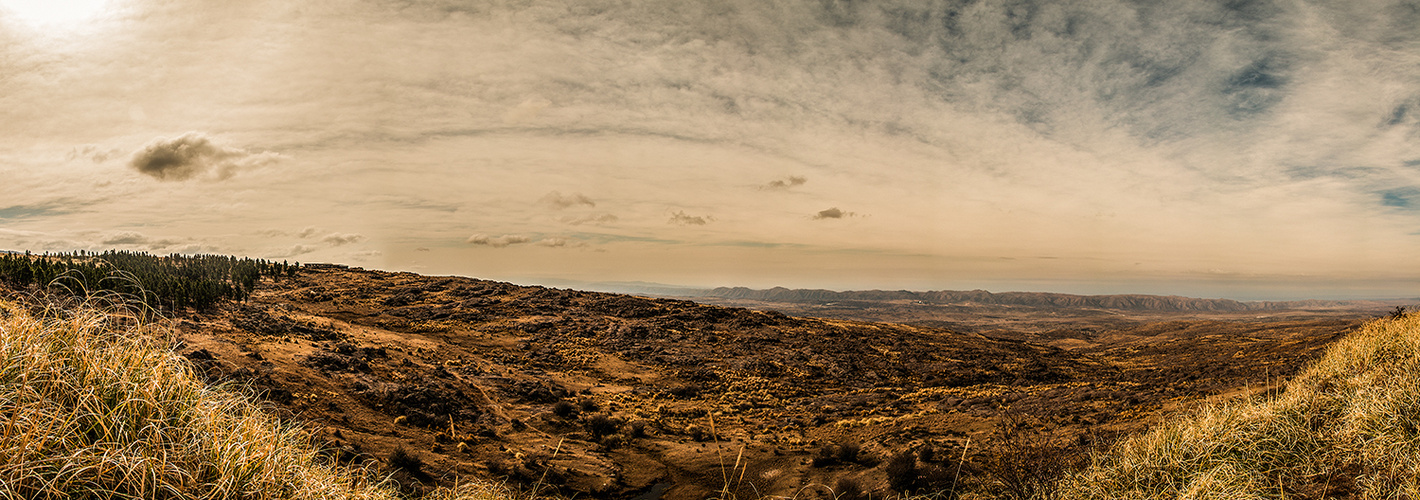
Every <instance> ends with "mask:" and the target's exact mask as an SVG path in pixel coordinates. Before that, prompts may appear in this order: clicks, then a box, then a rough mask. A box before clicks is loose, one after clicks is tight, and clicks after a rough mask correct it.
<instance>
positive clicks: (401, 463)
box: [389, 446, 424, 475]
mask: <svg viewBox="0 0 1420 500" xmlns="http://www.w3.org/2000/svg"><path fill="white" fill-rule="evenodd" d="M389 464H390V468H392V469H396V470H402V471H405V472H408V473H410V474H413V475H419V474H423V473H424V459H422V458H419V457H418V456H417V455H414V454H412V453H410V452H409V450H407V449H405V448H404V447H403V446H401V447H399V448H395V450H394V451H392V452H390V456H389Z"/></svg>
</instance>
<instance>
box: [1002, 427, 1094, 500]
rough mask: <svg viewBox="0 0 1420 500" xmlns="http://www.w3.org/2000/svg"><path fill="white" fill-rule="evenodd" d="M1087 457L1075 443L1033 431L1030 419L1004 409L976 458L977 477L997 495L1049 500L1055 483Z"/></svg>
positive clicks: (1019, 499)
mask: <svg viewBox="0 0 1420 500" xmlns="http://www.w3.org/2000/svg"><path fill="white" fill-rule="evenodd" d="M1087 460H1088V455H1087V453H1085V451H1084V449H1083V448H1082V447H1081V446H1079V444H1078V443H1077V442H1062V441H1061V440H1060V439H1058V438H1056V437H1054V436H1052V435H1050V434H1048V433H1045V432H1040V431H1038V430H1036V429H1035V428H1034V426H1033V425H1032V420H1031V419H1030V418H1028V417H1026V416H1024V415H1021V414H1019V413H1014V412H1006V413H1004V414H1003V415H1002V416H1001V418H1000V420H999V421H998V423H997V424H996V433H995V434H994V435H993V436H992V437H991V439H990V440H989V441H988V442H987V445H986V450H985V454H984V456H983V457H982V458H981V459H980V460H979V461H980V467H981V471H980V474H981V476H982V477H981V479H982V480H984V481H985V482H986V484H987V486H988V488H990V489H992V490H994V491H995V492H996V496H997V498H1004V499H1010V500H1049V499H1053V498H1056V483H1057V482H1059V481H1060V480H1061V479H1062V478H1064V477H1066V476H1067V475H1068V474H1070V473H1072V472H1074V471H1075V470H1077V469H1079V468H1081V467H1083V466H1084V465H1085V464H1086V463H1087Z"/></svg>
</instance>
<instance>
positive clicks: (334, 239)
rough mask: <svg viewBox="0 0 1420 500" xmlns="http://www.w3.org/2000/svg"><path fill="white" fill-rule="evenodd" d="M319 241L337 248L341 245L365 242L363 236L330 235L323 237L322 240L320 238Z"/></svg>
mask: <svg viewBox="0 0 1420 500" xmlns="http://www.w3.org/2000/svg"><path fill="white" fill-rule="evenodd" d="M321 241H324V242H326V243H327V244H329V245H331V246H337V247H338V246H341V245H349V244H351V243H359V242H361V241H365V235H363V234H340V233H330V234H327V235H325V237H324V238H321Z"/></svg>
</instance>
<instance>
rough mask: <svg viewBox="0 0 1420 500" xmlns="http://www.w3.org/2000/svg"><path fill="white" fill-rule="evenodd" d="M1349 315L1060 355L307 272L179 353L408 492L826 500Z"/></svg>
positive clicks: (658, 304) (1280, 364)
mask: <svg viewBox="0 0 1420 500" xmlns="http://www.w3.org/2000/svg"><path fill="white" fill-rule="evenodd" d="M1357 324H1358V323H1357V322H1355V321H1353V320H1348V319H1332V318H1312V319H1305V320H1298V319H1289V320H1286V321H1272V322H1258V321H1254V322H1220V321H1173V322H1165V323H1150V324H1146V325H1136V326H1134V327H1130V328H1126V329H1120V330H1100V331H1096V332H1093V333H1091V335H1092V336H1091V338H1092V339H1095V340H1096V341H1097V342H1091V343H1090V345H1089V346H1080V347H1077V348H1075V349H1073V350H1067V349H1061V348H1058V347H1052V346H1047V345H1042V344H1036V343H1029V342H1024V341H1020V340H1014V339H1010V338H1006V337H1004V336H984V335H981V334H976V333H961V332H957V331H952V330H946V329H940V328H931V327H921V326H911V325H902V324H875V323H864V322H857V321H845V320H824V319H812V318H794V317H788V316H784V315H782V314H778V313H775V312H764V311H751V310H747V309H738V308H724V307H716V306H706V305H700V304H696V303H693V302H689V301H682V300H670V299H648V298H639V297H630V296H624V295H615V294H605V293H592V292H580V291H572V290H556V289H548V288H541V287H520V286H514V285H510V284H506V283H497V282H490V281H483V280H476V279H469V278H452V277H426V276H419V275H414V274H409V273H385V272H377V271H364V270H356V269H339V268H325V269H309V268H308V269H303V270H301V271H300V272H299V273H296V274H295V275H294V276H286V277H279V278H276V279H267V280H264V281H262V282H261V283H259V284H258V286H257V287H256V289H255V291H254V292H253V293H252V295H251V296H250V297H249V298H248V300H247V301H246V302H245V303H229V304H227V305H224V306H222V307H221V308H219V309H217V310H213V311H207V312H190V313H188V314H185V315H183V316H182V320H181V322H180V324H179V327H178V328H179V332H180V337H181V338H182V340H183V344H182V347H181V349H180V351H181V352H182V353H183V354H184V355H185V356H187V357H188V358H189V359H191V360H193V361H194V362H195V363H197V365H198V366H200V367H203V369H204V370H206V371H207V373H208V376H209V377H210V378H211V379H212V380H214V381H234V382H237V383H238V384H242V385H247V386H250V387H252V388H254V389H257V390H259V391H261V392H262V394H264V395H265V397H266V398H267V400H268V401H270V402H272V403H273V404H275V405H277V407H279V408H282V409H284V411H286V412H289V416H290V418H293V419H296V420H298V421H303V422H308V423H310V425H314V426H316V427H317V428H320V429H324V430H323V431H321V437H322V438H323V439H324V440H325V442H326V443H327V444H328V446H329V447H330V449H332V450H335V455H336V456H337V457H339V458H340V459H341V460H343V461H345V462H347V463H351V464H361V463H373V464H382V463H385V462H387V461H388V457H389V456H390V454H391V453H392V452H393V450H396V449H398V448H400V447H407V448H408V449H409V450H410V451H411V453H412V454H414V455H415V456H417V457H418V458H419V459H420V460H421V461H422V462H423V464H424V467H423V469H422V472H423V473H424V475H422V476H417V477H416V476H409V477H402V478H400V480H401V482H402V483H403V484H404V485H405V488H406V489H407V490H410V491H422V490H425V489H427V488H429V487H431V486H433V485H443V484H452V483H453V482H454V481H455V480H457V479H458V478H468V477H475V478H494V479H503V478H506V479H507V480H508V481H510V484H514V485H522V486H523V487H525V488H529V489H532V488H537V489H540V490H541V491H543V492H560V493H562V494H567V495H577V496H582V497H588V496H590V497H598V498H601V497H606V498H625V497H629V496H636V495H637V494H643V493H645V494H650V495H651V496H650V497H647V498H654V497H657V496H659V497H660V498H670V499H690V498H696V499H699V498H705V497H707V496H714V495H716V494H718V493H719V492H721V490H722V489H723V488H724V487H725V486H726V478H727V477H728V476H729V475H730V474H731V473H732V472H733V471H738V475H735V476H734V477H735V478H736V479H735V481H734V482H733V484H732V488H731V491H730V493H733V494H736V495H739V496H740V497H741V498H752V497H755V496H757V495H763V494H776V495H793V494H795V492H800V490H803V492H802V493H800V495H801V497H804V498H811V497H816V496H824V495H828V492H827V490H826V489H824V488H822V486H835V485H838V484H839V482H841V481H848V482H849V483H854V484H857V485H859V486H860V487H861V488H863V489H865V490H869V491H875V492H876V493H874V496H881V495H882V494H886V493H887V492H889V491H892V489H891V487H892V484H891V483H890V481H889V474H888V467H889V465H891V464H890V461H889V460H888V459H889V458H892V457H893V456H898V455H901V454H902V453H903V452H905V451H912V450H915V451H917V452H919V453H921V450H926V449H931V450H933V452H931V453H929V454H928V459H927V460H925V461H922V462H921V463H920V464H918V467H916V468H914V469H913V470H914V473H913V476H912V478H911V479H912V481H909V482H908V483H907V484H905V485H904V484H897V487H898V488H910V489H914V490H917V491H922V490H927V489H944V488H956V489H958V490H961V491H967V490H971V489H977V490H985V489H989V488H990V484H992V481H994V479H993V477H994V476H993V475H995V474H999V473H1001V470H1000V468H999V467H996V466H993V465H992V464H994V463H996V462H995V461H993V460H995V459H994V458H993V457H996V456H1000V455H1002V454H1003V453H1007V451H1006V449H1005V448H1003V447H1002V446H1000V445H995V444H991V443H994V442H995V440H993V438H992V436H993V435H996V429H997V423H998V422H999V421H1000V419H1001V418H1002V417H1003V416H1010V415H1024V416H1027V417H1028V418H1029V419H1031V421H1032V422H1035V424H1034V425H1037V426H1039V427H1040V428H1042V429H1049V430H1050V433H1051V435H1052V436H1055V437H1057V438H1058V439H1059V440H1060V441H1061V442H1065V441H1066V440H1069V442H1082V443H1083V442H1089V440H1090V436H1099V435H1108V434H1111V433H1121V432H1122V433H1128V432H1134V431H1138V430H1142V429H1144V428H1146V427H1147V426H1148V425H1150V424H1151V423H1153V422H1155V421H1156V420H1157V419H1158V418H1159V416H1160V415H1163V414H1165V413H1167V412H1169V411H1172V410H1173V409H1176V408H1180V407H1182V406H1185V405H1188V404H1191V403H1190V402H1192V401H1197V400H1199V399H1200V398H1204V397H1209V396H1212V395H1220V394H1227V393H1231V391H1234V390H1235V389H1237V388H1241V387H1244V386H1247V385H1249V384H1250V385H1252V386H1258V385H1264V384H1266V383H1267V382H1268V381H1269V380H1272V381H1275V380H1277V379H1280V378H1282V377H1285V376H1287V375H1289V374H1290V373H1292V372H1294V371H1295V370H1296V369H1298V368H1300V367H1301V366H1302V365H1303V364H1304V363H1305V361H1306V360H1307V359H1310V358H1311V357H1313V356H1315V355H1317V354H1318V353H1319V352H1321V350H1322V349H1324V348H1325V346H1326V345H1328V344H1329V343H1330V342H1332V341H1334V340H1335V339H1337V338H1339V337H1340V336H1341V335H1343V334H1344V333H1345V332H1347V331H1349V330H1350V329H1352V328H1353V327H1354V326H1355V325H1357ZM1185 354H1186V355H1185ZM1077 437H1078V439H1077ZM969 443H970V444H969ZM963 452H965V458H962V457H963ZM953 457H955V458H953ZM736 464H738V465H736ZM993 467H996V468H995V469H993ZM732 470H733V471H732ZM956 481H959V483H957V482H956ZM816 485H817V486H816ZM804 488H808V489H807V490H804Z"/></svg>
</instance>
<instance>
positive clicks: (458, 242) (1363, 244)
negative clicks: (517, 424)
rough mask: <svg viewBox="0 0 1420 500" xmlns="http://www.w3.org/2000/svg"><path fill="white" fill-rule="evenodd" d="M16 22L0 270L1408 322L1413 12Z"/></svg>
mask: <svg viewBox="0 0 1420 500" xmlns="http://www.w3.org/2000/svg"><path fill="white" fill-rule="evenodd" d="M108 8H109V10H108V11H106V13H105V16H104V17H101V18H98V19H97V20H94V21H90V22H87V23H85V24H83V25H81V26H63V27H54V26H48V27H38V28H37V27H35V26H32V25H26V24H25V23H24V22H22V21H21V20H19V19H17V18H15V17H13V16H11V17H7V18H4V19H3V20H0V24H2V25H3V27H4V32H3V33H0V40H3V41H4V43H3V44H0V74H3V75H7V76H5V77H0V105H3V106H4V107H3V109H5V110H6V111H5V113H6V114H7V115H8V116H7V117H6V118H7V119H5V120H3V124H0V127H3V129H0V130H3V131H4V137H6V138H7V140H6V141H4V143H3V144H0V176H3V178H4V179H5V182H4V183H3V185H0V248H17V249H31V250H40V251H42V250H72V249H78V248H84V249H99V248H112V247H119V248H132V249H139V250H148V251H155V252H172V251H177V252H198V251H201V252H222V253H238V254H243V255H252V256H258V257H270V258H290V259H297V260H303V261H341V262H350V263H354V264H357V265H367V266H371V267H381V268H388V269H410V270H416V271H423V272H439V273H458V274H467V275H474V276H479V277H486V278H495V279H517V280H521V281H534V280H537V279H539V278H552V277H556V278H570V279H586V280H647V281H663V282H673V283H685V284H692V285H748V286H771V285H785V286H814V287H828V288H864V287H868V288H916V289H924V288H969V287H983V288H990V289H993V290H1008V289H1036V290H1053V291H1083V292H1091V293H1098V292H1106V291H1114V290H1117V291H1131V292H1139V291H1142V292H1153V293H1188V294H1192V295H1210V296H1232V297H1241V298H1249V297H1262V296H1266V297H1279V298H1281V297H1282V296H1354V295H1356V294H1364V295H1387V296H1414V295H1418V294H1416V293H1415V292H1414V291H1413V290H1415V285H1416V284H1417V283H1418V282H1420V280H1417V275H1416V272H1415V271H1412V270H1411V269H1413V266H1411V265H1409V264H1410V263H1411V261H1413V256H1414V255H1420V252H1417V250H1420V248H1417V247H1420V245H1417V244H1416V243H1417V238H1420V236H1417V233H1420V224H1417V222H1420V221H1417V218H1416V215H1417V213H1416V209H1417V207H1420V205H1417V204H1416V203H1417V202H1420V176H1418V175H1417V171H1418V170H1420V147H1417V144H1420V143H1417V141H1416V138H1417V137H1416V131H1417V121H1418V119H1420V115H1417V114H1416V113H1420V46H1417V43H1420V28H1417V26H1420V10H1417V9H1418V8H1417V6H1416V5H1414V4H1413V3H1410V2H1339V1H1338V2H1138V3H1136V2H1110V1H1090V2H990V1H984V2H928V1H918V2H909V1H900V2H891V1H884V2H852V1H838V2H834V1H818V0H815V1H799V2H772V1H743V2H734V1H728V2H683V1H638V2H621V1H617V2H612V1H606V2H598V1H581V0H579V1H566V2H550V1H524V2H418V1H388V2H377V1H368V2H348V1H347V2H307V3H303V4H296V3H292V2H240V3H236V5H233V3H232V2H197V1H190V2H179V1H169V2H156V1H151V2H150V1H140V0H134V1H126V0H111V1H110V2H109V4H108Z"/></svg>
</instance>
